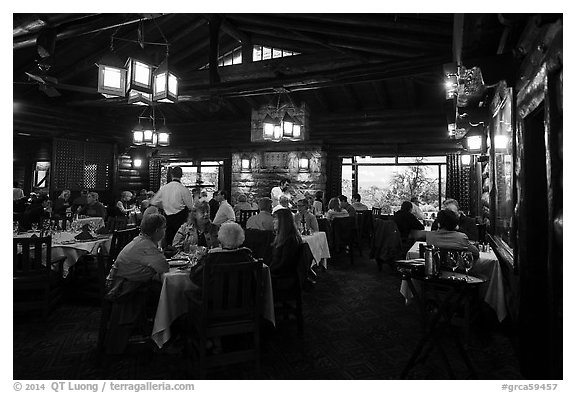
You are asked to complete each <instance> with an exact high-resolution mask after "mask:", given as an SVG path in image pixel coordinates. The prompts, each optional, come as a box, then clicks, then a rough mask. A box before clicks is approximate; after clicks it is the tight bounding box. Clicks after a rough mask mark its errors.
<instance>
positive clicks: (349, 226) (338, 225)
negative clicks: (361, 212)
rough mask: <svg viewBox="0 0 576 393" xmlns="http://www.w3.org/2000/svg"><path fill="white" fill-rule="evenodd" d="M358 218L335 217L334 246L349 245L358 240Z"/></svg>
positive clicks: (333, 228)
mask: <svg viewBox="0 0 576 393" xmlns="http://www.w3.org/2000/svg"><path fill="white" fill-rule="evenodd" d="M356 236H357V233H356V217H335V218H334V219H333V220H332V238H333V241H334V245H335V246H336V247H338V245H348V244H351V243H352V242H354V241H355V240H356Z"/></svg>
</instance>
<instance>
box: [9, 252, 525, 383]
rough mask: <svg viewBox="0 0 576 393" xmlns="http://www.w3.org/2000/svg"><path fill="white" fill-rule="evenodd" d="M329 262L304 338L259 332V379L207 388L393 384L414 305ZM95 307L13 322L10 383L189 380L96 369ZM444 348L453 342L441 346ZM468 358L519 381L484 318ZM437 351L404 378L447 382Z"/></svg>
mask: <svg viewBox="0 0 576 393" xmlns="http://www.w3.org/2000/svg"><path fill="white" fill-rule="evenodd" d="M363 255H364V257H360V256H357V257H355V261H354V262H355V263H354V265H350V262H349V259H348V258H347V257H346V256H345V255H343V256H342V257H338V258H333V259H332V260H331V261H330V263H329V265H328V270H327V271H320V272H319V279H318V283H317V285H316V286H315V288H314V289H313V291H312V292H309V293H305V294H304V314H305V315H304V318H305V331H304V335H303V337H298V336H297V334H296V326H295V322H294V323H292V321H288V322H285V321H284V323H282V322H283V321H279V323H278V327H277V328H276V329H273V328H269V329H265V330H264V332H263V340H262V370H261V374H260V375H259V376H256V375H255V374H254V372H253V369H252V367H251V366H250V365H249V364H246V365H238V366H233V367H226V368H220V369H214V370H213V371H210V372H209V373H208V375H207V378H208V379H257V378H261V379H291V380H295V379H398V378H399V375H400V373H401V371H402V368H403V367H404V365H405V364H406V363H407V361H408V359H409V357H410V355H411V353H412V351H413V350H414V349H415V347H416V344H417V341H418V338H419V337H420V334H421V329H420V322H419V313H418V309H417V307H416V306H415V305H410V306H406V305H405V304H404V298H403V297H402V295H401V294H400V293H399V287H400V278H399V276H398V275H397V274H395V273H394V272H393V271H392V269H390V268H389V267H388V266H384V268H383V270H382V271H381V272H379V271H378V269H377V268H376V264H375V263H374V262H373V261H370V260H368V258H367V257H366V255H368V250H364V252H363ZM99 318H100V310H99V307H97V306H94V305H91V304H90V303H88V302H84V301H82V300H81V299H75V300H67V301H65V302H64V303H62V304H61V305H60V306H59V307H58V308H57V309H56V310H54V312H53V313H52V315H50V316H49V318H48V319H47V320H46V321H41V320H40V321H39V320H38V319H35V318H26V317H24V318H23V317H21V316H18V317H15V320H14V379H18V380H30V379H96V380H98V379H108V380H110V379H118V380H120V379H162V380H172V379H187V378H190V376H191V369H192V362H191V361H190V360H189V359H187V358H186V357H185V356H184V355H182V353H180V352H177V351H173V353H166V352H162V351H158V350H156V349H155V348H154V347H153V346H152V344H150V345H144V346H135V347H131V348H129V350H128V353H126V354H124V355H122V356H109V357H107V358H106V360H105V361H104V362H103V363H101V364H99V365H98V364H97V363H96V362H95V352H94V348H95V344H96V338H97V334H98V326H99ZM444 339H445V340H446V342H447V343H450V341H451V337H449V336H448V337H444ZM446 348H447V349H446V352H447V355H448V358H449V359H450V363H451V365H452V367H453V369H454V372H455V373H456V375H457V377H458V378H465V377H466V376H467V371H466V368H465V365H464V364H463V363H462V361H461V360H460V358H459V357H458V354H457V352H456V350H455V348H452V346H451V345H447V346H446ZM468 352H469V354H470V357H471V359H472V361H473V363H474V366H475V367H476V369H477V371H478V377H479V379H522V378H523V377H522V375H521V373H520V371H519V365H518V361H517V359H516V356H515V354H514V351H513V348H512V345H511V342H510V339H509V338H508V337H507V336H506V335H505V334H504V333H503V332H502V331H501V328H500V327H499V326H498V324H497V323H496V322H495V317H494V315H493V314H491V312H490V310H489V309H487V310H486V311H485V312H484V313H482V318H481V320H480V321H476V323H475V326H474V329H473V331H472V336H471V339H470V345H469V348H468ZM448 377H449V374H448V373H447V371H446V370H445V368H444V366H443V363H442V358H441V357H440V353H439V351H436V350H435V351H432V353H431V354H430V356H429V357H428V359H427V361H426V362H425V363H424V364H422V363H420V364H417V366H416V367H415V368H414V369H413V371H412V372H411V373H410V374H409V375H408V378H409V379H447V378H448Z"/></svg>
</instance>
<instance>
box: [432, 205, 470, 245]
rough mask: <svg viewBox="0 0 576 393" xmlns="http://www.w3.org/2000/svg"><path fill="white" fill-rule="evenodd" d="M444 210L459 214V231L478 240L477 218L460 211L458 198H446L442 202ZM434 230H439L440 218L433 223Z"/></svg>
mask: <svg viewBox="0 0 576 393" xmlns="http://www.w3.org/2000/svg"><path fill="white" fill-rule="evenodd" d="M442 210H451V211H453V212H454V213H456V215H457V216H458V229H456V230H457V231H458V232H462V233H464V234H465V235H466V236H467V237H468V239H469V240H473V241H478V228H477V227H476V220H474V219H473V218H470V217H466V215H465V214H464V213H462V212H461V211H460V207H459V206H458V201H457V200H456V199H446V200H445V201H444V202H442ZM432 230H433V231H436V230H438V220H435V221H434V222H433V223H432Z"/></svg>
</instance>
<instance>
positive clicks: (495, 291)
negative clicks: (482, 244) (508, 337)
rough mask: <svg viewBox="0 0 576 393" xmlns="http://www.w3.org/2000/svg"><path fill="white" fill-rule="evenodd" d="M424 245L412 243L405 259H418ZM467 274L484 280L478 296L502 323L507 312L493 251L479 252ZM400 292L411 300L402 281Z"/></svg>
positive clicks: (409, 293) (501, 278) (406, 286)
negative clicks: (421, 246)
mask: <svg viewBox="0 0 576 393" xmlns="http://www.w3.org/2000/svg"><path fill="white" fill-rule="evenodd" d="M424 243H425V242H416V243H414V245H413V246H412V247H411V248H410V250H408V253H407V254H406V259H415V258H420V244H424ZM469 274H470V275H472V276H475V277H479V278H482V279H484V280H486V282H485V283H484V284H482V285H480V288H479V289H480V296H481V297H482V298H483V299H484V301H485V302H486V303H487V304H488V305H489V306H490V307H492V309H493V310H494V311H495V312H496V315H497V317H498V321H500V322H502V321H503V320H504V318H506V315H507V314H508V310H507V309H506V299H505V293H504V281H503V280H504V278H503V276H502V270H501V269H500V263H499V262H498V258H497V257H496V254H494V251H492V250H490V252H482V251H481V252H480V257H479V258H478V260H477V261H476V262H475V263H474V266H473V267H472V269H470V272H469ZM400 292H401V293H402V294H403V295H404V297H405V298H406V301H408V300H410V299H411V298H412V293H411V292H410V289H409V288H408V284H407V283H405V282H404V281H402V285H401V288H400Z"/></svg>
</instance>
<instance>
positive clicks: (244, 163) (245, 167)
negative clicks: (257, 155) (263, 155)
mask: <svg viewBox="0 0 576 393" xmlns="http://www.w3.org/2000/svg"><path fill="white" fill-rule="evenodd" d="M250 166H251V165H250V159H249V158H248V157H243V158H242V159H241V160H240V168H241V169H242V172H247V171H250Z"/></svg>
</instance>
